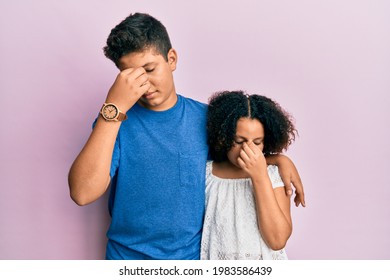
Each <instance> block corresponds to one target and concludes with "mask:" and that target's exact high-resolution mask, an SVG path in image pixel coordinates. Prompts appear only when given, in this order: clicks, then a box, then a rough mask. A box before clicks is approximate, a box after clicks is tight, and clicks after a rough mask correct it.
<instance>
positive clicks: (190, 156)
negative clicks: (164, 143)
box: [179, 152, 206, 187]
mask: <svg viewBox="0 0 390 280" xmlns="http://www.w3.org/2000/svg"><path fill="white" fill-rule="evenodd" d="M179 161H180V184H181V185H182V186H187V187H189V186H194V187H195V186H196V187H199V184H200V183H202V182H204V176H205V168H206V156H205V155H204V152H191V153H180V154H179Z"/></svg>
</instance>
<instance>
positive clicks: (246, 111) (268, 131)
mask: <svg viewBox="0 0 390 280" xmlns="http://www.w3.org/2000/svg"><path fill="white" fill-rule="evenodd" d="M240 118H251V119H257V120H259V121H260V122H261V123H262V124H263V127H264V148H263V153H264V154H265V155H269V154H274V153H280V152H282V151H283V150H286V149H287V147H288V146H289V145H290V144H291V143H292V142H293V141H294V140H295V133H296V132H297V131H296V129H295V127H294V124H293V122H292V118H291V116H290V115H289V114H288V113H287V112H286V111H284V110H283V109H282V108H281V107H280V105H279V104H278V103H276V102H275V101H273V100H271V99H270V98H268V97H265V96H262V95H246V94H245V93H244V92H243V91H231V92H230V91H223V92H217V93H215V94H214V95H213V96H212V97H210V99H209V108H208V113H207V133H208V144H209V147H210V156H211V158H212V159H213V160H214V161H217V162H218V161H219V162H221V161H226V160H227V159H228V158H227V153H228V152H229V151H230V149H231V148H232V146H233V142H234V136H235V134H236V128H237V121H238V120H239V119H240Z"/></svg>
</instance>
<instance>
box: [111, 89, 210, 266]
mask: <svg viewBox="0 0 390 280" xmlns="http://www.w3.org/2000/svg"><path fill="white" fill-rule="evenodd" d="M206 110H207V106H206V105H205V104H202V103H200V102H197V101H194V100H192V99H189V98H185V97H183V96H180V95H178V101H177V103H176V105H175V106H174V107H172V108H171V109H169V110H167V111H162V112H156V111H151V110H148V109H146V108H144V107H142V106H140V105H139V104H135V105H134V106H133V107H132V108H131V109H130V110H129V111H128V112H127V116H128V120H126V121H124V122H123V123H122V125H121V128H120V130H119V134H118V137H117V141H116V144H115V148H114V153H113V159H112V165H111V173H110V175H111V192H110V199H109V210H110V214H111V217H112V220H111V225H110V227H109V230H108V232H107V237H108V243H107V251H106V258H107V259H199V257H200V241H201V232H202V224H203V215H204V195H205V169H206V160H207V154H208V146H207V137H206Z"/></svg>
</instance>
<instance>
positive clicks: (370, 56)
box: [0, 0, 390, 259]
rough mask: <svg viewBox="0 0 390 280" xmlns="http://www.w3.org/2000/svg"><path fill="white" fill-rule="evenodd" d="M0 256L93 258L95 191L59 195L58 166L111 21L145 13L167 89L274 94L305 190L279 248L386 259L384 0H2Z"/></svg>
mask: <svg viewBox="0 0 390 280" xmlns="http://www.w3.org/2000/svg"><path fill="white" fill-rule="evenodd" d="M0 11H1V12H0V13H1V16H0V40H1V43H0V94H1V101H0V102H1V111H0V112H1V118H0V124H1V140H0V141H1V142H0V144H1V145H0V156H1V161H0V178H1V187H0V259H101V258H103V257H104V251H105V248H104V247H105V242H106V239H105V232H106V229H107V225H108V221H109V218H108V214H107V206H106V200H107V196H105V197H104V198H102V199H100V200H99V201H97V202H95V203H94V204H91V205H89V206H85V207H78V206H76V204H74V203H73V202H72V201H71V199H70V198H69V194H68V185H67V173H68V170H69V167H70V165H71V163H72V162H73V160H74V158H75V157H76V155H77V154H78V152H79V151H80V149H81V148H82V146H83V144H84V143H85V141H86V140H87V137H88V135H89V133H90V131H91V123H92V121H93V119H94V118H95V117H96V116H97V112H98V110H99V109H100V106H101V104H102V102H103V101H104V99H105V95H106V93H107V90H108V89H109V87H110V86H111V83H112V82H113V80H114V78H115V76H116V74H117V70H116V68H115V67H114V65H113V64H112V63H111V62H110V61H109V60H107V59H106V58H105V57H104V55H103V52H102V47H103V46H104V45H105V40H106V37H107V35H108V34H109V32H110V30H111V28H112V27H114V26H115V25H116V24H117V23H118V22H119V21H120V20H122V19H123V18H125V17H126V16H127V15H128V14H129V13H130V12H136V11H140V12H148V13H150V14H152V15H154V16H155V17H157V18H158V19H160V20H161V21H162V22H163V23H164V24H165V25H166V27H167V29H168V31H169V33H170V36H171V39H172V43H173V46H174V47H175V48H176V50H177V52H178V54H179V64H178V69H177V70H176V72H175V79H176V88H177V90H178V92H179V93H182V94H184V95H186V96H188V97H192V98H194V99H197V100H200V101H203V102H207V99H208V97H209V96H210V94H211V93H212V92H214V91H217V90H222V89H230V90H233V89H244V90H247V92H248V93H259V94H264V95H267V96H270V97H272V98H274V99H275V100H277V101H279V102H280V103H281V105H282V106H283V107H285V108H286V109H287V110H288V111H290V112H291V113H292V114H293V115H294V116H295V119H296V125H297V127H298V129H299V135H300V137H299V138H298V139H297V141H296V143H295V144H294V145H293V146H292V147H291V149H290V150H289V151H288V153H287V154H288V155H289V156H290V157H291V158H292V159H293V160H294V162H295V163H296V165H297V167H298V169H299V171H300V174H301V176H302V179H303V182H304V184H305V190H306V200H307V208H306V209H303V208H301V207H300V208H295V206H294V208H293V221H294V232H293V235H292V237H291V239H290V241H289V243H288V245H287V250H288V253H289V257H290V258H291V259H389V258H390V250H389V249H390V238H389V236H390V223H389V214H390V206H389V205H390V204H389V202H388V200H389V198H390V185H389V181H390V180H389V177H388V175H389V172H390V168H389V165H390V164H389V158H390V145H389V143H388V142H389V138H390V129H389V121H390V113H389V110H388V108H387V107H388V106H389V105H390V51H389V50H390V16H389V15H390V4H389V2H388V1H386V0H383V1H379V0H366V1H363V0H358V1H356V0H344V1H340V0H326V1H325V0H323V1H311V0H296V1H288V0H285V1H281V0H278V1H265V0H252V1H250V0H241V1H229V2H228V1H222V0H219V1H206V0H202V1H179V0H177V1H173V0H171V1H158V0H155V1H125V0H117V1H96V0H84V1H76V0H72V1H49V0H45V1H43V0H41V1H32V0H31V1H28V0H25V1H20V0H13V1H2V2H1V4H0Z"/></svg>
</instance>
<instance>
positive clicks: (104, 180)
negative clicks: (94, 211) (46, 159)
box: [68, 117, 120, 205]
mask: <svg viewBox="0 0 390 280" xmlns="http://www.w3.org/2000/svg"><path fill="white" fill-rule="evenodd" d="M119 127H120V122H106V121H104V120H103V119H102V118H101V117H99V119H98V120H97V123H96V126H95V128H94V130H93V132H92V133H91V135H90V137H89V139H88V141H87V143H86V144H85V146H84V148H83V149H82V151H81V152H80V154H79V155H78V157H77V158H76V160H75V161H74V163H73V165H72V167H71V169H70V172H69V177H68V182H69V187H70V195H71V197H72V199H73V200H74V201H75V202H76V203H77V204H78V205H86V204H89V203H91V202H93V201H95V200H96V199H98V198H99V197H100V196H102V195H103V194H104V193H105V191H106V190H107V188H108V185H109V182H110V167H111V160H112V153H113V150H114V145H115V140H116V136H117V134H118V131H119Z"/></svg>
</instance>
